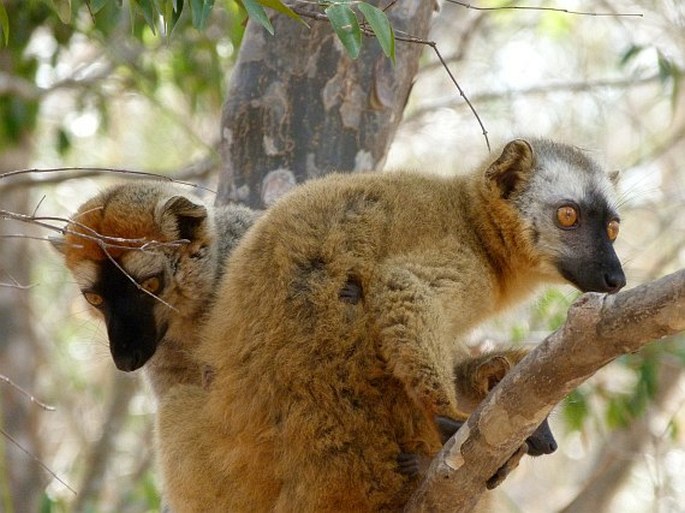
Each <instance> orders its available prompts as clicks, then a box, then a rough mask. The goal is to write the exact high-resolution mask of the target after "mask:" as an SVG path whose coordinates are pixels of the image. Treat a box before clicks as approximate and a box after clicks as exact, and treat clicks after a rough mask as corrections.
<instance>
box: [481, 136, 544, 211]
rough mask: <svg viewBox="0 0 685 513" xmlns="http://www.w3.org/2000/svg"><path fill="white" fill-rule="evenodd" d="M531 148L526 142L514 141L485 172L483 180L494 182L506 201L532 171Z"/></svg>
mask: <svg viewBox="0 0 685 513" xmlns="http://www.w3.org/2000/svg"><path fill="white" fill-rule="evenodd" d="M533 160H534V157H533V147H532V146H531V145H530V143H529V142H528V141H525V140H523V139H515V140H513V141H511V142H510V143H508V144H507V145H506V146H505V147H504V149H503V150H502V154H501V155H500V156H499V157H498V158H497V160H495V161H494V162H493V163H492V164H490V167H488V169H487V170H486V171H485V178H486V179H488V180H491V181H492V182H494V183H495V184H496V185H497V187H498V188H499V190H500V193H501V195H502V198H504V199H507V198H509V196H511V194H512V192H514V190H515V189H516V187H517V186H518V184H519V183H521V182H523V181H525V179H526V178H527V176H528V175H529V174H530V172H531V171H532V169H533Z"/></svg>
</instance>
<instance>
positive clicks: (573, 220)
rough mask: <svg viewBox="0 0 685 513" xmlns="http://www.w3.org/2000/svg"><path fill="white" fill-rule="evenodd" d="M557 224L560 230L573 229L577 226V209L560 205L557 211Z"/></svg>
mask: <svg viewBox="0 0 685 513" xmlns="http://www.w3.org/2000/svg"><path fill="white" fill-rule="evenodd" d="M557 224H558V225H559V226H560V227H561V228H574V227H575V226H577V225H578V209H577V208H576V207H574V206H573V205H562V206H561V207H559V208H558V209H557Z"/></svg>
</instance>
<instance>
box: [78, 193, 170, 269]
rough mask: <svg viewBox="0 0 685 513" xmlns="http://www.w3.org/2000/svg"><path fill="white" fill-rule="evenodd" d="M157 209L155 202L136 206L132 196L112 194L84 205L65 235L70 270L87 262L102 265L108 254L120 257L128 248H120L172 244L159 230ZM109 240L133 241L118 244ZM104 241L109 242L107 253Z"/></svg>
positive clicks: (93, 199) (140, 203) (137, 203)
mask: <svg viewBox="0 0 685 513" xmlns="http://www.w3.org/2000/svg"><path fill="white" fill-rule="evenodd" d="M123 200H125V201H123ZM155 206H156V203H155V202H152V201H148V202H135V203H134V202H131V201H130V198H129V197H126V198H120V197H117V196H115V195H112V194H111V193H110V194H107V193H105V194H103V195H99V196H96V197H95V198H92V199H91V200H89V201H87V202H86V203H84V204H83V205H81V207H80V208H79V213H78V214H77V215H75V216H74V218H73V222H72V223H70V224H69V225H68V226H67V231H66V233H65V235H64V242H65V243H66V245H65V250H64V253H65V258H66V263H67V267H69V268H70V269H73V268H74V266H75V265H76V264H77V263H78V262H81V261H83V260H92V261H93V262H99V261H102V260H104V259H105V258H108V257H107V254H109V256H110V257H112V258H115V259H116V258H119V257H120V256H121V255H122V254H123V253H124V252H125V251H126V249H123V248H120V247H116V246H126V247H130V248H136V247H140V246H142V245H143V244H144V243H145V242H150V241H158V242H168V240H167V239H166V238H165V237H164V235H163V234H162V232H161V231H160V230H159V229H158V228H159V226H158V224H157V221H156V219H155V217H154V208H155ZM84 235H85V236H84ZM107 237H116V238H118V239H132V240H128V241H114V240H109V239H107ZM102 241H104V242H105V243H109V245H108V247H107V254H106V253H105V251H104V250H103V246H102ZM113 246H115V247H113Z"/></svg>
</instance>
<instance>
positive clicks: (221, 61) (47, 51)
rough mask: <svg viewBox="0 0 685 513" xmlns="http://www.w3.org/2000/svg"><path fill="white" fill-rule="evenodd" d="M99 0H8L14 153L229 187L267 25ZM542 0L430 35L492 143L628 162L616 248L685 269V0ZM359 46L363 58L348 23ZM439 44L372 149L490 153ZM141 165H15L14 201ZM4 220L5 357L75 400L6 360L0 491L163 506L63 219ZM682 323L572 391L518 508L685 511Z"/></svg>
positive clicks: (519, 316)
mask: <svg viewBox="0 0 685 513" xmlns="http://www.w3.org/2000/svg"><path fill="white" fill-rule="evenodd" d="M94 4H97V6H100V7H101V10H100V11H99V12H98V13H97V14H96V15H95V16H91V13H89V12H88V9H87V8H86V6H85V5H82V4H80V3H79V2H76V1H72V2H61V1H55V2H37V1H31V2H20V1H18V0H15V1H4V2H3V4H2V5H3V9H2V11H3V12H5V13H6V15H7V18H6V20H7V23H6V24H5V22H4V20H5V18H3V16H2V12H0V28H2V30H3V37H4V38H6V40H5V46H4V47H3V48H2V49H0V171H2V172H5V171H11V170H17V169H26V168H56V167H67V166H81V167H83V166H102V167H108V168H118V169H130V170H145V171H153V172H156V173H160V174H165V175H168V176H173V177H175V178H178V179H181V180H185V181H191V182H194V183H200V184H205V185H206V186H207V187H208V188H210V189H213V190H217V180H218V174H219V172H220V170H221V169H222V158H221V151H220V143H221V133H220V130H219V127H220V126H221V124H222V119H221V112H222V105H223V104H224V102H225V101H226V100H227V98H228V97H227V91H228V90H229V89H228V88H229V87H230V83H231V73H232V70H233V68H234V64H235V62H236V58H237V55H238V51H239V49H240V48H241V42H242V41H243V36H244V32H245V25H244V18H245V15H244V13H243V12H241V10H240V7H239V5H238V4H237V3H235V2H233V1H231V0H225V1H222V2H217V3H216V5H215V6H214V8H213V9H211V10H204V11H203V10H199V11H198V10H195V11H194V10H193V9H192V8H191V7H192V6H193V5H195V4H198V2H190V3H189V4H188V5H187V6H186V7H187V8H186V9H184V12H183V14H182V15H181V17H180V18H179V19H178V22H177V23H176V26H175V28H174V29H173V31H172V32H171V33H164V30H163V29H164V27H162V26H158V24H157V21H156V20H154V19H153V20H152V23H148V22H149V21H150V17H149V16H148V13H147V12H146V10H145V9H144V8H143V7H144V6H145V5H148V4H149V2H130V3H126V4H125V5H124V7H123V8H119V7H118V6H117V5H116V2H109V3H107V2H91V8H92V7H93V5H94ZM200 4H202V5H206V3H203V2H200ZM399 4H400V5H401V4H402V1H400V2H399ZM65 5H68V6H69V8H70V9H69V11H67V10H66V8H65V7H64V6H65ZM474 5H475V4H474ZM521 5H522V4H521V3H520V2H481V3H479V4H478V6H481V7H485V6H487V7H503V6H504V7H507V6H509V7H511V6H519V7H520V6H521ZM526 5H530V4H526ZM536 5H539V6H541V7H543V8H544V9H543V10H527V9H520V8H519V9H498V10H493V11H481V10H476V9H471V8H468V7H466V6H464V5H456V4H449V3H444V4H441V5H440V8H439V10H437V11H436V12H435V13H434V14H433V15H432V18H431V21H430V33H429V37H430V40H431V41H435V42H436V44H437V47H438V48H439V49H440V52H441V54H442V55H443V56H444V58H445V61H446V62H447V64H448V67H449V68H450V70H451V71H452V72H453V73H454V74H455V76H456V77H457V80H458V81H459V83H460V85H461V87H462V89H463V90H464V91H465V93H466V95H467V96H468V98H469V100H470V101H471V103H472V104H473V106H474V108H475V110H476V112H477V113H478V116H479V117H480V119H481V120H482V122H483V124H484V126H485V128H486V129H487V132H488V137H489V139H490V141H491V142H492V143H493V146H497V145H499V144H501V143H503V142H505V141H507V140H509V139H510V138H512V137H516V136H519V135H535V136H545V137H550V138H554V139H557V140H560V141H564V142H569V143H572V144H576V145H578V146H580V147H582V148H584V149H586V150H588V151H589V152H590V153H591V154H592V155H593V156H594V157H595V158H596V159H598V160H599V161H600V162H601V163H602V164H603V165H605V167H607V168H608V169H614V168H617V169H620V170H621V171H622V182H621V204H622V209H621V215H622V223H621V235H620V237H619V240H618V242H617V250H618V253H619V255H620V256H621V259H622V261H623V263H624V266H625V269H626V272H627V275H628V284H629V286H630V287H632V286H634V285H637V284H639V283H643V282H646V281H649V280H651V279H654V278H656V277H658V276H661V275H663V274H666V273H668V272H671V271H674V270H676V269H679V268H682V267H683V265H684V262H685V215H683V212H682V210H681V208H683V206H685V201H684V200H685V176H684V175H685V170H683V168H682V165H681V162H683V160H684V159H685V145H684V144H683V138H684V137H685V106H684V102H683V100H684V99H685V98H684V96H685V94H684V93H683V91H682V88H681V87H680V86H681V77H682V70H683V69H685V6H684V5H683V4H682V3H681V2H678V1H677V0H671V1H669V0H663V1H636V2H628V1H613V2H610V1H602V2H579V1H578V2H575V1H571V0H568V1H561V0H560V1H557V2H546V3H540V4H536ZM560 9H566V10H575V11H576V12H574V13H572V12H562V11H561V10H560ZM580 11H582V13H579V12H580ZM589 12H594V13H599V12H601V13H606V14H610V15H609V16H593V15H590V14H587V13H589ZM628 13H640V14H642V16H640V17H638V16H623V15H622V14H628ZM269 14H270V15H271V14H272V13H271V12H270V11H269ZM198 21H201V22H202V23H200V24H201V25H202V26H201V28H200V29H199V30H198V29H197V28H196V27H194V25H198ZM65 22H67V23H65ZM193 22H195V23H193ZM251 23H252V22H251ZM284 23H290V24H296V23H297V22H296V21H293V20H291V19H284V20H281V22H280V23H279V24H277V25H276V24H275V25H276V28H277V30H276V34H275V35H274V36H270V35H269V34H268V33H266V31H265V29H263V28H262V27H260V26H256V27H250V28H249V29H248V30H253V31H254V30H259V31H261V32H260V34H262V33H263V34H262V35H261V36H260V37H262V36H263V37H264V38H273V41H275V42H276V44H278V41H279V30H278V29H279V27H282V26H283V24H284ZM151 25H153V26H155V27H157V28H156V29H155V31H154V32H153V30H152V28H151ZM255 25H256V24H255ZM325 29H326V30H328V31H331V30H332V29H331V27H330V26H326V27H325ZM321 30H323V29H321ZM248 42H249V41H248ZM363 44H364V45H365V46H371V45H373V44H376V43H375V41H373V40H371V39H367V38H365V39H364V41H363ZM401 44H404V45H408V44H411V43H402V42H400V41H398V42H397V45H401ZM243 51H245V48H243ZM289 51H291V52H292V51H298V49H290V50H289ZM398 51H399V46H398ZM339 53H340V54H341V56H342V57H344V58H348V57H347V55H346V53H345V51H344V50H343V49H342V47H341V46H340V51H339ZM419 64H420V67H419V71H418V74H417V75H416V80H415V83H414V85H413V88H412V91H411V94H410V96H409V100H408V102H407V105H406V108H405V109H404V114H403V117H402V120H401V122H400V124H399V127H398V130H397V133H396V134H395V136H394V139H393V141H392V144H391V145H390V148H389V151H388V152H387V155H385V152H383V153H384V154H383V156H382V158H379V159H375V160H374V161H373V163H372V164H373V165H376V167H379V168H380V167H382V168H383V169H388V170H392V169H397V168H416V169H421V170H426V171H427V172H437V173H444V174H450V173H458V172H463V171H466V170H468V169H470V168H472V167H473V166H475V165H477V164H478V163H479V162H481V161H482V160H483V159H486V158H488V155H489V154H488V150H487V146H486V142H485V139H484V137H483V134H482V131H483V130H482V128H481V127H480V126H479V124H478V122H477V120H476V119H475V117H474V115H473V113H472V112H471V111H470V110H469V108H468V106H467V105H466V104H465V102H464V100H463V98H462V97H461V96H460V95H459V92H458V91H457V90H456V89H455V87H454V85H453V84H452V82H451V81H450V79H449V77H448V76H447V73H446V71H445V68H444V67H443V66H442V64H441V63H440V62H439V61H438V60H437V58H436V55H435V53H434V52H432V51H431V48H430V47H425V48H423V51H422V54H421V57H420V59H419ZM399 65H401V62H400V64H396V66H399ZM389 66H391V65H390V64H389ZM381 93H382V91H381ZM381 99H382V95H381ZM402 107H403V106H402V105H400V106H398V107H397V108H398V109H399V110H400V111H401V109H402ZM224 157H225V156H224ZM122 179H127V177H126V176H121V175H116V174H113V173H106V172H99V171H93V170H86V171H83V172H82V171H78V172H77V171H72V170H68V171H65V172H59V173H27V174H22V175H18V176H15V177H12V178H9V177H3V178H1V179H0V209H2V210H7V211H12V212H19V213H26V214H33V213H36V214H38V215H43V216H57V217H67V216H68V215H69V214H70V213H71V212H73V210H74V209H75V208H76V206H77V205H78V204H80V203H81V202H82V201H84V200H85V199H86V198H88V197H90V196H91V195H92V194H94V193H95V192H97V191H98V190H101V189H102V188H103V187H105V186H106V185H107V184H108V183H112V182H113V181H120V180H122ZM208 197H210V198H211V195H210V196H208ZM210 200H211V199H210ZM0 234H2V238H0V374H1V375H2V376H3V377H5V378H7V379H8V380H10V381H11V382H12V383H14V384H16V385H17V386H20V387H21V388H22V389H23V390H26V391H29V392H30V394H32V395H33V396H35V397H36V398H37V399H39V400H40V401H42V402H43V403H46V404H48V405H50V406H51V407H54V411H52V410H48V409H46V408H44V407H42V406H41V405H40V404H38V403H37V402H35V401H31V400H30V399H29V398H27V397H26V396H25V395H24V394H22V393H20V392H18V390H17V388H15V387H14V386H12V385H11V384H10V383H7V382H0V387H1V388H0V394H1V397H2V402H1V408H0V424H1V427H2V433H1V435H2V436H0V511H2V512H6V513H14V512H30V511H41V512H45V513H47V512H71V511H73V512H83V513H86V512H98V513H99V512H103V513H104V512H110V511H116V512H146V511H157V510H158V508H159V499H158V494H157V482H156V478H155V471H154V466H153V450H152V422H151V420H152V413H153V411H154V405H153V403H152V401H151V400H150V397H149V393H147V392H146V390H145V387H144V385H142V384H141V380H140V379H139V377H138V376H132V375H125V374H122V373H120V372H117V371H116V370H115V369H114V366H113V364H112V362H111V358H110V356H109V351H108V347H107V338H106V332H105V330H104V326H103V325H102V323H101V322H98V321H96V320H94V319H93V317H92V316H90V315H89V314H88V309H87V308H86V304H85V302H84V301H83V300H82V298H81V297H80V294H79V292H78V290H77V289H76V287H75V285H74V283H73V280H72V279H71V277H70V276H69V275H68V274H67V272H66V270H65V269H64V266H63V265H62V262H61V261H60V258H59V257H58V255H57V254H56V253H54V252H53V251H52V250H51V248H50V247H49V244H48V243H47V242H46V241H44V240H40V239H42V238H45V237H46V236H47V235H51V233H48V232H47V231H46V230H44V229H39V228H37V227H35V226H32V225H30V224H25V223H18V222H16V221H10V220H0ZM13 235H21V237H14V236H13ZM33 237H36V238H33ZM577 295H578V294H577V292H575V291H574V290H573V289H571V288H565V287H556V288H550V289H547V290H544V291H541V294H540V295H539V297H538V300H537V301H536V302H534V303H533V304H532V305H529V306H528V307H527V308H525V309H521V310H518V311H515V312H511V313H510V314H509V315H508V316H506V317H504V318H501V319H498V320H497V321H496V322H493V323H491V324H488V325H487V326H485V327H483V328H482V329H480V330H478V332H476V333H474V336H473V340H472V341H471V343H472V345H473V347H474V351H478V350H481V349H485V348H490V347H496V346H500V345H502V344H511V343H515V344H526V345H530V346H534V345H535V344H536V343H537V342H538V341H540V340H541V339H542V338H544V336H546V335H547V334H548V333H549V332H550V331H551V330H553V329H555V328H557V327H558V326H559V325H560V324H561V323H562V322H563V320H564V318H565V314H566V310H567V308H568V306H569V305H570V304H571V303H572V302H573V300H574V299H575V298H576V297H577ZM683 342H684V340H683V338H682V336H681V337H680V338H672V339H670V340H666V341H662V342H660V343H659V344H655V345H652V346H649V347H647V348H645V349H644V350H643V351H641V352H640V353H638V354H634V355H630V356H625V357H622V358H620V359H619V360H617V361H616V362H614V363H612V364H611V365H609V366H608V367H606V368H605V369H602V370H601V371H600V372H598V373H597V374H596V375H595V376H594V377H593V378H591V379H590V380H589V381H588V382H586V383H584V384H583V385H582V386H581V387H580V388H578V389H577V390H576V391H575V392H573V393H572V394H571V395H570V396H569V397H568V398H567V399H566V400H565V401H564V403H563V404H561V405H559V407H558V408H556V410H555V412H554V414H553V415H552V419H551V424H552V429H553V431H554V432H555V434H556V436H557V440H558V441H559V445H560V449H559V450H558V451H557V452H556V453H555V454H554V455H552V456H549V457H545V458H539V459H536V460H532V459H530V458H528V459H525V460H524V461H523V463H522V465H521V467H520V468H519V469H517V470H516V471H515V473H514V474H513V475H512V476H511V477H510V478H509V479H508V480H507V481H506V482H505V484H504V485H503V487H502V488H501V490H500V495H501V497H502V500H503V502H504V504H505V505H506V508H507V509H506V511H512V512H517V511H526V512H545V513H546V512H551V511H559V512H562V511H563V512H566V513H570V512H572V511H589V509H587V508H588V506H587V504H588V502H585V501H590V503H591V504H592V505H593V507H592V508H591V510H592V511H602V512H604V511H606V512H628V513H630V512H647V511H649V512H660V513H662V512H671V511H673V512H676V511H680V510H681V505H682V504H683V503H685V478H683V476H684V475H685V450H684V449H683V447H684V444H683V442H684V441H685V434H684V433H683V429H682V427H683V422H684V421H685V409H684V408H683V404H684V401H685V388H684V387H683V370H682V369H683V362H684V361H685V350H684V349H685V348H684V346H683ZM18 446H20V447H21V449H20V448H19V447H18ZM55 476H58V478H59V479H57V478H55ZM65 483H66V484H65ZM70 488H73V489H75V490H77V491H78V495H74V493H73V492H72V491H71V490H70Z"/></svg>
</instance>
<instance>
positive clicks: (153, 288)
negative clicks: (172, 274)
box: [140, 276, 162, 294]
mask: <svg viewBox="0 0 685 513" xmlns="http://www.w3.org/2000/svg"><path fill="white" fill-rule="evenodd" d="M161 285H162V282H161V281H160V279H159V277H158V276H153V277H152V278H148V279H147V280H144V281H143V282H141V284H140V286H141V287H143V289H145V290H147V291H148V292H150V293H151V294H155V293H156V292H158V291H159V289H160V287H161Z"/></svg>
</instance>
